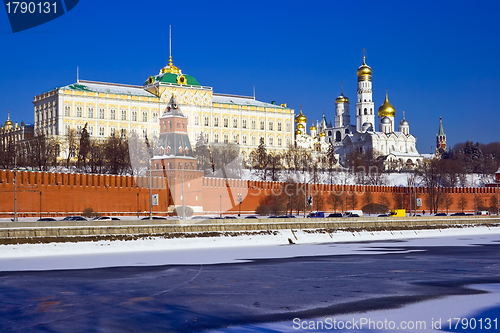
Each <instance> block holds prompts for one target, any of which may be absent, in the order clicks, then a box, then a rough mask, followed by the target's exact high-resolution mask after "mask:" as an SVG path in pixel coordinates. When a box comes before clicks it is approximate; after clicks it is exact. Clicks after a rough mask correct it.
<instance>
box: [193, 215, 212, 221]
mask: <svg viewBox="0 0 500 333" xmlns="http://www.w3.org/2000/svg"><path fill="white" fill-rule="evenodd" d="M191 220H210V217H208V216H202V215H197V216H193V217H192V218H191Z"/></svg>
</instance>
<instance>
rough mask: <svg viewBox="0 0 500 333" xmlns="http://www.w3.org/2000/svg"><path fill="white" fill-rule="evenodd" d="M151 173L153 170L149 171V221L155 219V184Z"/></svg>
mask: <svg viewBox="0 0 500 333" xmlns="http://www.w3.org/2000/svg"><path fill="white" fill-rule="evenodd" d="M151 172H152V170H151V169H149V219H150V220H152V219H153V188H152V187H153V183H152V180H151Z"/></svg>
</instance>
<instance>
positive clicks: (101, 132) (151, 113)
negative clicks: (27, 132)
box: [33, 57, 294, 160]
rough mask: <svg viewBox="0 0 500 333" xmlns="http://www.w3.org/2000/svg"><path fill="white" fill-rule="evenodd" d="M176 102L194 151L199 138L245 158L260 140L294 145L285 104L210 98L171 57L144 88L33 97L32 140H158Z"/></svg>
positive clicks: (81, 85) (82, 85)
mask: <svg viewBox="0 0 500 333" xmlns="http://www.w3.org/2000/svg"><path fill="white" fill-rule="evenodd" d="M172 95H174V96H175V97H176V99H177V101H179V103H180V105H181V107H182V110H183V113H184V114H185V115H186V116H187V117H188V136H189V139H190V141H191V144H192V145H193V146H194V145H195V144H196V141H197V140H198V139H199V137H200V136H203V138H204V139H205V141H206V142H209V143H212V142H213V143H236V144H238V145H239V146H240V147H241V151H242V155H243V158H244V159H245V160H246V158H247V157H248V156H249V153H250V152H251V151H252V150H253V149H255V148H257V146H258V145H259V142H260V139H261V138H263V139H264V142H265V144H266V147H267V149H268V150H269V151H270V152H273V153H275V154H281V153H283V152H284V151H285V149H286V147H287V146H289V145H290V144H291V143H292V140H293V133H294V110H292V109H290V108H287V107H286V104H282V105H276V104H274V102H273V103H266V102H261V101H257V100H256V99H255V97H248V96H236V95H228V94H218V93H214V92H213V89H212V87H207V86H202V85H200V84H199V83H198V81H197V80H196V79H195V78H194V77H192V76H190V75H187V74H183V73H182V71H181V70H180V69H179V68H177V67H176V66H174V65H173V63H172V57H170V59H169V63H168V64H167V66H165V67H163V68H162V69H161V70H160V72H159V73H158V74H157V75H152V76H150V77H149V78H148V79H147V80H146V82H144V85H143V86H134V85H125V84H117V83H106V82H94V81H86V80H77V82H76V83H73V84H70V85H67V86H63V87H59V88H55V89H53V90H51V91H48V92H46V93H43V94H40V95H37V96H35V97H34V101H33V104H34V113H35V118H34V125H35V135H38V134H46V135H52V136H56V137H58V138H59V142H60V145H61V151H63V152H64V151H68V150H67V147H65V140H64V136H65V135H66V134H67V133H68V132H69V131H70V129H75V130H76V131H77V132H79V131H81V129H82V128H83V127H84V126H85V124H87V131H88V132H89V134H90V136H91V137H96V138H105V137H107V136H110V135H113V134H114V135H121V136H124V137H126V136H127V135H128V134H130V132H135V133H136V134H138V135H139V136H140V137H143V138H146V137H148V138H152V137H157V136H158V133H159V123H158V118H159V116H160V115H161V114H162V113H163V111H164V109H165V108H166V106H167V104H168V101H169V100H170V98H171V96H172Z"/></svg>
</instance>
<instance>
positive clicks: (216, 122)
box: [214, 116, 219, 127]
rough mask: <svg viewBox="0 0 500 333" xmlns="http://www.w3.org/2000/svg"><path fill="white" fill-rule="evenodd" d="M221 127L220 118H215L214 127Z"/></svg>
mask: <svg viewBox="0 0 500 333" xmlns="http://www.w3.org/2000/svg"><path fill="white" fill-rule="evenodd" d="M218 126H219V116H215V117H214V127H218Z"/></svg>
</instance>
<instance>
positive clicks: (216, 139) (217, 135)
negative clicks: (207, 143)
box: [214, 133, 219, 143]
mask: <svg viewBox="0 0 500 333" xmlns="http://www.w3.org/2000/svg"><path fill="white" fill-rule="evenodd" d="M214 143H219V133H215V134H214Z"/></svg>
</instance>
